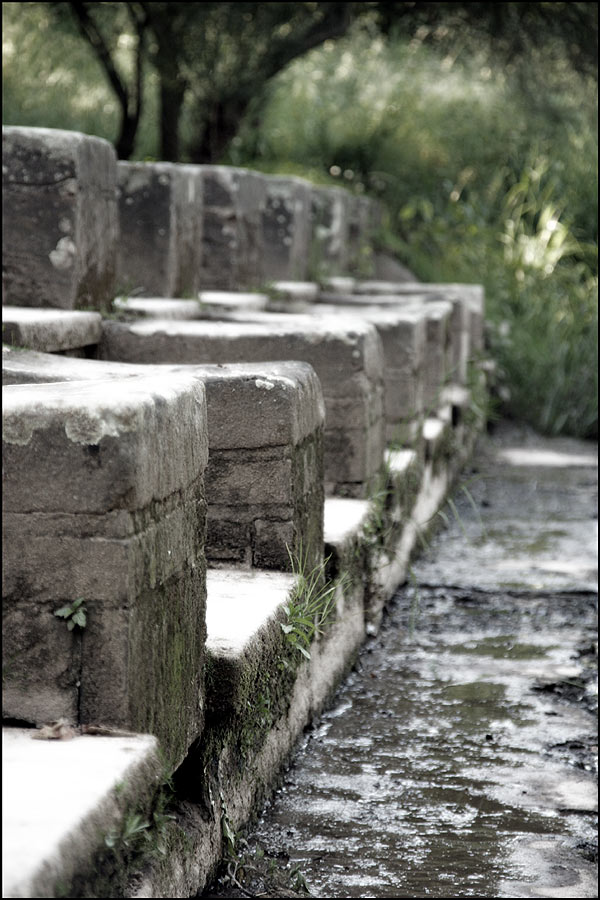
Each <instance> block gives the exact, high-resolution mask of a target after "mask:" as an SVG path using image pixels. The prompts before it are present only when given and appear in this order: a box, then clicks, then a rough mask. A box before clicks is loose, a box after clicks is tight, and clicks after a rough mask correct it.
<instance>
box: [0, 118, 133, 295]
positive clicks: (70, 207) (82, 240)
mask: <svg viewBox="0 0 600 900" xmlns="http://www.w3.org/2000/svg"><path fill="white" fill-rule="evenodd" d="M2 142H3V178H2V202H3V216H4V228H3V231H2V255H3V276H2V278H3V282H2V283H3V303H7V304H9V305H12V306H37V307H40V306H42V307H54V308H58V309H68V310H72V309H85V308H86V307H93V308H95V309H99V310H110V304H111V302H112V298H113V291H114V277H115V254H116V245H117V239H118V215H117V199H116V179H117V160H116V156H115V152H114V149H113V147H112V145H111V144H109V142H108V141H104V140H102V139H100V138H96V137H90V136H88V135H84V134H79V133H78V132H74V131H60V130H53V129H48V128H21V127H7V128H3V129H2Z"/></svg>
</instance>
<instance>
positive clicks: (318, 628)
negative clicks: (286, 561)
mask: <svg viewBox="0 0 600 900" xmlns="http://www.w3.org/2000/svg"><path fill="white" fill-rule="evenodd" d="M288 554H289V557H290V562H291V566H292V573H293V574H294V576H295V586H294V590H293V592H292V594H291V595H290V597H289V598H288V600H287V602H286V604H285V606H284V611H285V614H286V616H287V621H286V622H282V623H281V630H282V631H283V633H284V634H285V636H286V640H287V641H288V643H289V644H290V646H291V647H292V648H293V649H294V650H298V652H299V653H301V654H302V656H304V657H306V659H310V652H309V649H308V648H309V647H310V645H311V643H312V641H313V638H314V637H315V635H319V634H322V633H323V631H324V630H325V628H326V627H327V625H328V624H329V623H330V622H331V620H332V618H333V614H334V612H335V595H336V591H337V589H338V584H339V582H338V581H330V582H328V581H327V580H326V576H325V571H326V567H327V563H328V561H329V559H328V558H327V559H325V560H323V562H321V563H319V564H318V565H316V566H313V567H312V568H311V567H310V563H308V561H307V555H306V553H305V552H304V551H303V549H302V545H300V548H299V550H298V553H297V555H296V554H294V553H292V551H291V550H290V549H289V547H288Z"/></svg>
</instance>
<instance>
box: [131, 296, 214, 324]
mask: <svg viewBox="0 0 600 900" xmlns="http://www.w3.org/2000/svg"><path fill="white" fill-rule="evenodd" d="M113 307H114V309H115V310H116V311H117V312H120V313H124V314H125V315H127V316H136V317H137V316H145V317H148V318H150V319H184V320H185V319H197V318H198V317H199V315H200V304H199V302H198V301H197V300H176V299H171V298H168V297H116V298H115V300H114V302H113Z"/></svg>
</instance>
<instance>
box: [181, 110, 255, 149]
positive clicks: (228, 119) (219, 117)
mask: <svg viewBox="0 0 600 900" xmlns="http://www.w3.org/2000/svg"><path fill="white" fill-rule="evenodd" d="M249 102H250V101H247V100H241V99H240V98H238V97H232V98H230V99H228V100H227V99H226V100H215V102H214V103H213V104H212V106H211V107H210V109H209V110H208V114H206V115H201V114H199V115H198V120H199V121H202V120H203V119H204V121H205V123H206V124H205V127H204V130H203V132H202V135H201V137H200V139H199V140H197V141H196V142H195V143H194V145H193V146H192V147H190V158H191V160H192V162H195V163H201V164H205V165H206V164H210V163H213V164H214V163H218V162H219V161H220V160H221V159H222V157H223V154H224V153H225V151H226V150H227V147H228V146H229V143H230V141H232V140H233V138H234V137H235V136H236V134H237V133H238V131H239V128H240V125H241V123H242V119H243V118H244V115H245V114H246V111H247V109H248V106H249Z"/></svg>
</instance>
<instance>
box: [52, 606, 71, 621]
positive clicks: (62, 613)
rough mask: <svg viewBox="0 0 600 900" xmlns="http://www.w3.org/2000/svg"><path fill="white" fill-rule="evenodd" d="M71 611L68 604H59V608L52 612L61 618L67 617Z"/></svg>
mask: <svg viewBox="0 0 600 900" xmlns="http://www.w3.org/2000/svg"><path fill="white" fill-rule="evenodd" d="M72 612H73V609H72V607H70V606H61V608H60V609H57V610H56V612H55V613H54V615H55V616H60V617H61V618H62V619H68V618H69V616H70V615H71V613H72Z"/></svg>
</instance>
